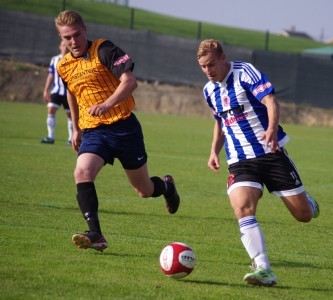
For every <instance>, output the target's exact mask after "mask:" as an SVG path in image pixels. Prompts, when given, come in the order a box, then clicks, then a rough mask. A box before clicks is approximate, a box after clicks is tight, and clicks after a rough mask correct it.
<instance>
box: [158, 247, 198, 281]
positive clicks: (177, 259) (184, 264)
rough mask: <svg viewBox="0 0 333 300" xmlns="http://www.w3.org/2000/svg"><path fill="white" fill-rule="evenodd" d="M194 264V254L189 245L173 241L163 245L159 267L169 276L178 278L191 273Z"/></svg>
mask: <svg viewBox="0 0 333 300" xmlns="http://www.w3.org/2000/svg"><path fill="white" fill-rule="evenodd" d="M194 266H195V254H194V252H193V250H192V248H191V247H190V246H189V245H186V244H184V243H179V242H174V243H171V244H169V245H167V246H165V247H164V248H163V250H162V252H161V255H160V268H161V270H162V272H163V273H164V274H165V275H166V276H168V277H171V278H174V279H180V278H184V277H186V276H188V275H190V274H191V272H192V271H193V269H194Z"/></svg>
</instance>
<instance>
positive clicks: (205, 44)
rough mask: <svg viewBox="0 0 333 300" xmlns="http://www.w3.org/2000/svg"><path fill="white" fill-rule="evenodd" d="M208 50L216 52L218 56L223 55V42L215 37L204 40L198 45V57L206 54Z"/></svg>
mask: <svg viewBox="0 0 333 300" xmlns="http://www.w3.org/2000/svg"><path fill="white" fill-rule="evenodd" d="M208 52H215V53H216V54H217V55H218V56H221V55H222V54H223V48H222V44H221V43H220V42H219V41H218V40H214V39H207V40H203V41H202V42H201V43H200V45H199V47H198V51H197V59H200V58H201V57H202V56H206V55H207V53H208Z"/></svg>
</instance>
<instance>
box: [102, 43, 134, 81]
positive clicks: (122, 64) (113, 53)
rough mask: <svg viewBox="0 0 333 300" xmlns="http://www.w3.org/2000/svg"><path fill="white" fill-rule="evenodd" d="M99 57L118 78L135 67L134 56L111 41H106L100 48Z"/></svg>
mask: <svg viewBox="0 0 333 300" xmlns="http://www.w3.org/2000/svg"><path fill="white" fill-rule="evenodd" d="M98 58H99V59H100V61H101V63H102V64H103V65H104V66H106V67H107V68H108V69H109V70H110V71H111V72H112V73H113V74H114V75H115V76H116V77H117V78H119V77H120V76H121V75H122V74H123V73H124V72H126V71H128V70H130V71H133V69H134V62H133V60H132V58H131V57H130V56H129V55H128V54H127V53H126V52H124V51H123V50H122V49H120V48H119V47H117V46H116V45H115V44H113V43H112V42H111V41H104V42H103V43H102V44H100V46H99V48H98Z"/></svg>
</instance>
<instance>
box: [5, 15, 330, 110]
mask: <svg viewBox="0 0 333 300" xmlns="http://www.w3.org/2000/svg"><path fill="white" fill-rule="evenodd" d="M87 28H88V32H87V34H88V38H89V39H96V38H106V39H110V40H112V41H113V42H114V43H115V44H117V45H118V46H120V47H121V48H123V49H124V50H125V51H126V52H128V53H129V54H130V55H131V56H132V57H133V59H134V61H135V69H134V72H135V75H136V77H137V78H138V79H140V80H145V81H157V82H162V83H169V84H175V85H191V86H199V87H202V86H203V85H204V84H205V82H206V77H205V76H204V75H203V74H202V72H201V70H200V68H199V66H198V63H197V60H196V50H197V47H198V44H199V41H198V40H190V39H184V38H179V37H174V36H166V35H160V34H156V33H153V32H150V31H135V30H129V29H128V30H126V29H119V28H113V27H109V26H102V25H96V24H89V23H88V24H87ZM0 39H1V46H0V58H1V59H12V60H17V61H23V62H30V63H35V64H41V65H48V64H49V61H50V58H51V56H53V55H55V54H57V53H58V43H59V38H58V34H57V32H56V29H55V27H54V23H53V18H50V17H45V16H40V15H35V14H27V13H20V12H12V11H8V10H1V9H0ZM224 48H225V52H226V54H227V56H228V58H229V60H241V61H247V62H251V63H253V64H254V65H255V66H256V67H258V68H259V69H260V70H261V71H263V72H264V73H265V74H266V75H267V76H268V77H269V79H270V80H271V81H272V83H273V84H274V86H275V87H276V92H277V95H278V97H279V99H281V100H283V101H287V102H293V103H298V104H306V105H312V106H316V107H323V108H332V107H333V82H332V75H331V74H332V72H333V60H328V59H320V58H314V57H304V56H300V55H295V54H283V53H274V52H267V51H254V50H252V49H245V48H239V47H231V46H228V45H226V46H224Z"/></svg>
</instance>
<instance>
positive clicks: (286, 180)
mask: <svg viewBox="0 0 333 300" xmlns="http://www.w3.org/2000/svg"><path fill="white" fill-rule="evenodd" d="M228 170H229V177H228V194H229V193H230V192H231V191H232V190H233V189H234V188H236V187H239V186H250V187H255V188H259V189H262V190H263V186H264V185H265V186H266V188H267V189H268V191H269V192H270V193H273V194H275V195H277V196H288V195H297V194H300V193H301V192H303V191H304V187H303V183H302V181H301V178H300V176H299V174H298V171H297V169H296V166H295V164H294V163H293V161H292V160H291V158H290V157H289V156H288V153H287V151H286V150H285V149H284V148H282V150H281V151H276V152H275V153H269V154H266V155H263V156H260V157H256V158H252V159H246V160H241V161H239V162H236V163H234V164H231V165H230V166H229V168H228Z"/></svg>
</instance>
